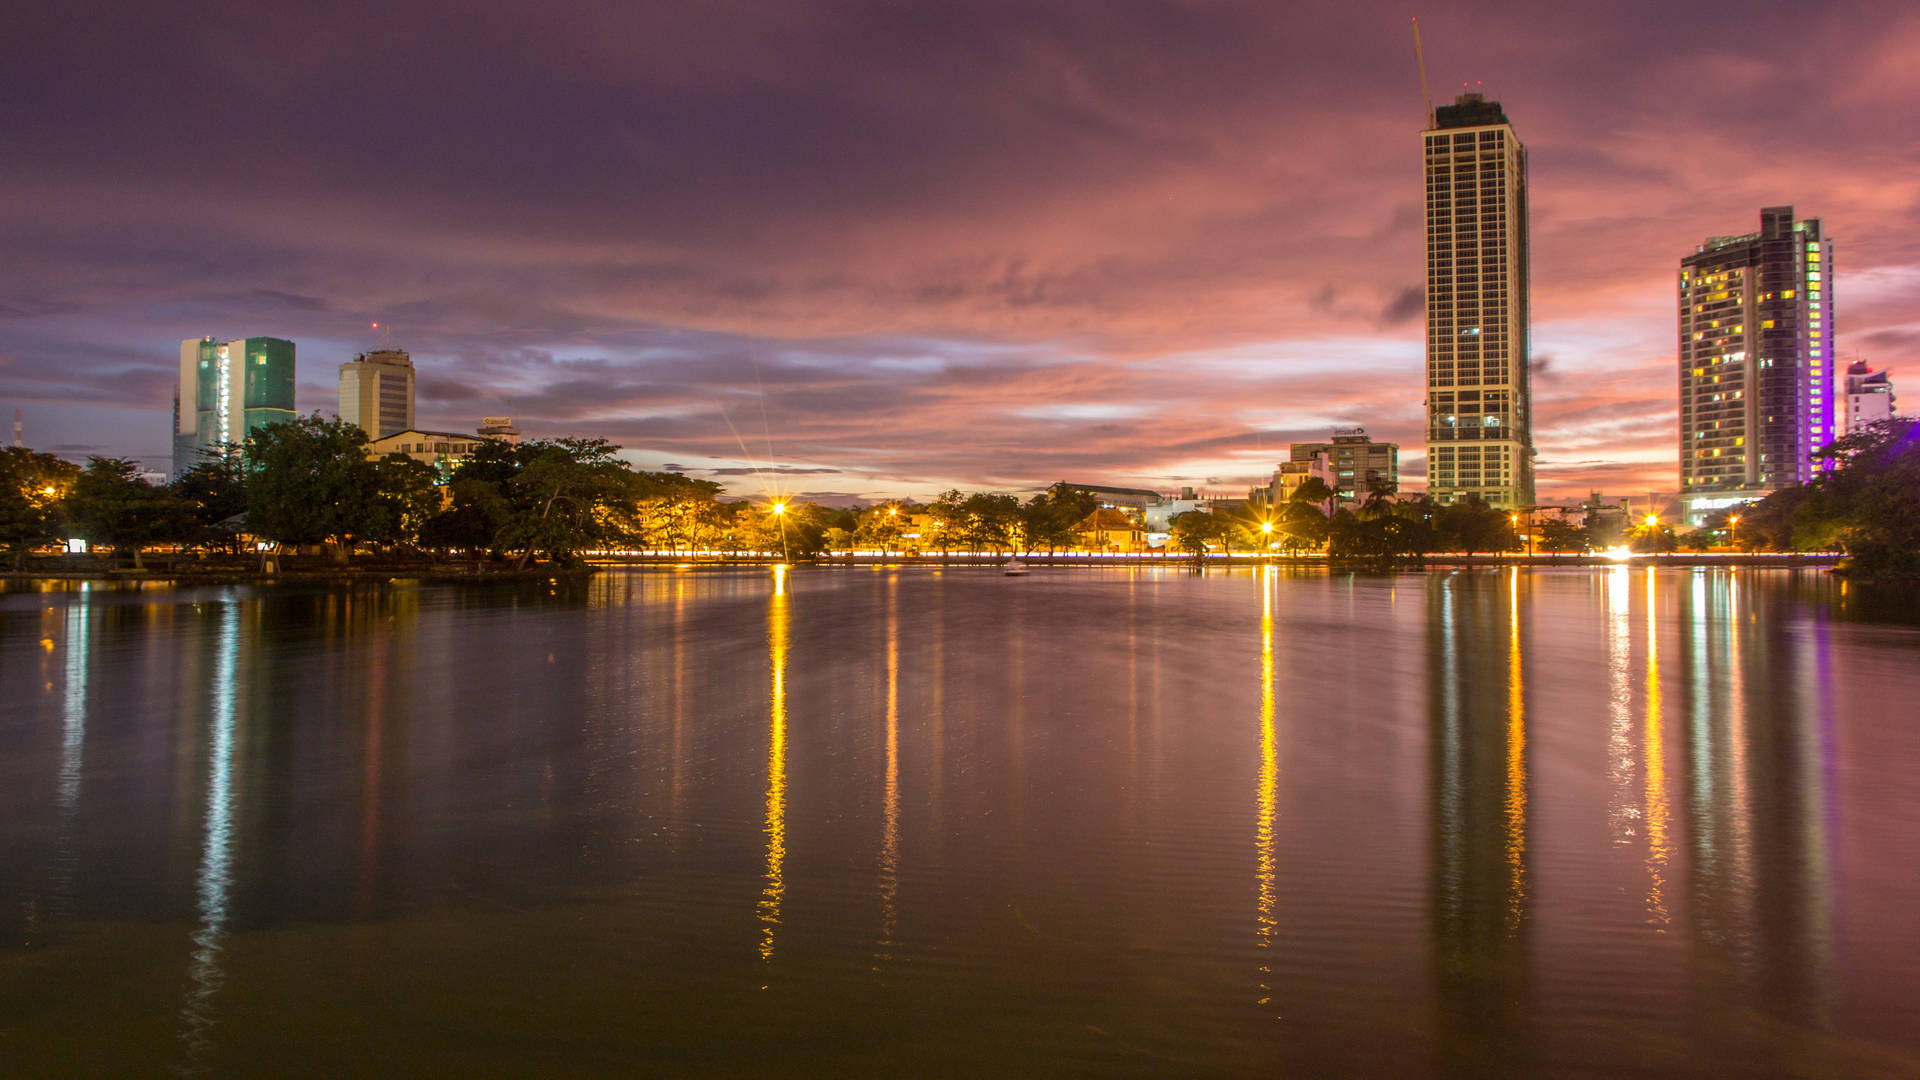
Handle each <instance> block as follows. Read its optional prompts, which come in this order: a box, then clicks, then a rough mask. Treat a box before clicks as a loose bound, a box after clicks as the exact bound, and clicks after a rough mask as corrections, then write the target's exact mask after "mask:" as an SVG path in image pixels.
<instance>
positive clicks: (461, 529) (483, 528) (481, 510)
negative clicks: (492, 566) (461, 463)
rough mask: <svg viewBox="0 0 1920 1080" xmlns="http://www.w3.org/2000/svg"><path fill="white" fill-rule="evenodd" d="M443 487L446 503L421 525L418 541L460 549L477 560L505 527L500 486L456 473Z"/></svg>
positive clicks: (504, 503)
mask: <svg viewBox="0 0 1920 1080" xmlns="http://www.w3.org/2000/svg"><path fill="white" fill-rule="evenodd" d="M446 490H447V503H446V506H445V507H444V508H443V509H442V510H441V511H440V512H439V513H437V514H435V515H434V516H433V517H431V518H428V519H427V521H426V523H425V524H423V525H422V526H421V528H420V543H421V544H422V545H423V546H425V547H428V548H432V549H434V550H436V551H444V550H449V549H452V550H458V551H464V552H466V553H467V557H468V558H469V559H471V560H473V561H474V562H476V563H477V562H478V561H479V559H480V555H481V553H482V552H485V551H487V550H488V549H489V548H491V547H493V540H494V537H496V536H498V535H500V532H501V530H503V529H505V528H506V526H507V518H508V516H509V515H510V513H511V508H510V507H509V506H508V505H507V497H506V495H505V494H504V493H502V492H501V490H500V485H498V484H496V483H493V482H492V481H489V480H484V479H481V478H480V477H477V476H476V477H462V476H459V475H458V474H457V472H456V475H455V477H454V479H453V481H452V482H451V483H449V484H448V485H447V488H446Z"/></svg>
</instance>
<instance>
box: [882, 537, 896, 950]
mask: <svg viewBox="0 0 1920 1080" xmlns="http://www.w3.org/2000/svg"><path fill="white" fill-rule="evenodd" d="M899 587H900V575H899V574H898V573H894V574H890V575H888V577H887V732H886V750H887V764H886V776H885V779H884V783H883V787H882V791H883V797H882V802H881V808H882V814H883V820H884V824H883V825H882V826H881V830H880V945H881V947H882V948H890V947H892V945H893V943H894V932H895V931H896V930H897V929H898V925H899V922H898V920H899V912H898V910H897V909H896V906H895V900H896V899H897V898H898V896H899V892H900V594H899ZM883 959H884V957H883Z"/></svg>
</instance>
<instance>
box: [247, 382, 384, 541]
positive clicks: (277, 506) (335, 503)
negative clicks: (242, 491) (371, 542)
mask: <svg viewBox="0 0 1920 1080" xmlns="http://www.w3.org/2000/svg"><path fill="white" fill-rule="evenodd" d="M366 446H367V433H366V432H364V431H362V430H360V428H359V427H358V426H357V425H354V424H349V423H347V422H345V421H343V420H323V419H321V418H320V414H319V413H314V414H313V415H312V416H302V417H298V418H296V419H293V420H290V421H287V422H286V423H283V424H267V425H265V426H263V427H258V428H255V429H253V431H251V432H249V433H248V435H247V445H246V468H247V531H248V532H250V533H252V534H254V535H255V536H258V537H261V538H263V539H266V540H272V541H275V542H278V543H282V544H332V545H334V560H335V561H336V562H340V563H345V562H347V561H348V559H349V557H350V556H351V555H352V552H353V541H354V537H356V536H359V535H360V534H362V533H364V532H367V531H369V527H370V526H373V527H374V528H377V522H376V519H375V518H374V515H375V514H376V513H378V510H377V509H376V506H375V500H376V497H377V496H376V492H377V491H378V488H379V481H378V478H377V477H376V475H375V472H374V466H373V462H371V461H368V460H367V453H366Z"/></svg>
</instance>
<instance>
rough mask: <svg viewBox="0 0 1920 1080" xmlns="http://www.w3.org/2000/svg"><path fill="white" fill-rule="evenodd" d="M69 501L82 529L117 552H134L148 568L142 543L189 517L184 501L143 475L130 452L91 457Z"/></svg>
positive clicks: (174, 528)
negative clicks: (141, 557)
mask: <svg viewBox="0 0 1920 1080" xmlns="http://www.w3.org/2000/svg"><path fill="white" fill-rule="evenodd" d="M67 505H68V512H69V513H70V514H71V515H72V518H73V524H74V527H75V528H76V529H77V530H78V531H79V533H80V535H82V536H84V537H86V538H87V541H88V542H89V543H93V544H105V545H107V546H108V547H111V548H112V549H113V554H114V557H115V558H118V557H119V556H120V555H122V554H130V555H132V556H133V566H134V569H136V570H139V569H144V565H143V564H142V563H141V561H140V549H141V547H142V546H143V545H145V544H147V543H150V542H152V541H153V540H154V539H156V538H158V537H160V536H161V535H162V534H163V533H168V532H177V531H178V530H179V527H180V526H181V524H182V523H183V521H184V518H185V514H184V511H183V508H182V506H181V504H180V503H179V502H178V501H177V500H175V499H174V498H173V497H172V496H171V495H170V494H169V493H168V492H167V491H166V490H165V489H164V488H156V487H154V486H153V485H152V484H149V483H147V482H146V481H145V480H144V479H142V478H141V476H140V466H139V464H138V463H136V462H134V461H132V460H130V459H128V458H116V457H90V458H88V459H87V467H86V468H85V469H84V470H82V471H81V473H80V475H79V477H78V478H76V479H75V480H74V482H73V494H72V495H71V496H70V497H69V498H68V500H67Z"/></svg>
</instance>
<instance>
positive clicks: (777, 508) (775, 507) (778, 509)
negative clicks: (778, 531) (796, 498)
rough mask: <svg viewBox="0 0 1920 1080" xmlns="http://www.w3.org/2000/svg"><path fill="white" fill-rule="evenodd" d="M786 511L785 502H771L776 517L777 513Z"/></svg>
mask: <svg viewBox="0 0 1920 1080" xmlns="http://www.w3.org/2000/svg"><path fill="white" fill-rule="evenodd" d="M786 512H787V504H786V503H783V502H777V503H774V504H773V513H774V516H776V517H778V516H779V515H781V514H784V513H786Z"/></svg>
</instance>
